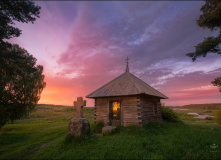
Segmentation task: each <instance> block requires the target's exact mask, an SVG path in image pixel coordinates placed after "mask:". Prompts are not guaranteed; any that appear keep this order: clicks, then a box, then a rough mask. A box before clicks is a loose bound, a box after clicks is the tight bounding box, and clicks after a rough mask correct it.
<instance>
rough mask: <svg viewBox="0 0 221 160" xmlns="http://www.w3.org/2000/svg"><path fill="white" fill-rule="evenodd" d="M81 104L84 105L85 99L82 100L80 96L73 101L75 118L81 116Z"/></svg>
mask: <svg viewBox="0 0 221 160" xmlns="http://www.w3.org/2000/svg"><path fill="white" fill-rule="evenodd" d="M83 106H86V100H84V101H83V98H82V97H77V101H74V107H75V108H76V117H77V118H83Z"/></svg>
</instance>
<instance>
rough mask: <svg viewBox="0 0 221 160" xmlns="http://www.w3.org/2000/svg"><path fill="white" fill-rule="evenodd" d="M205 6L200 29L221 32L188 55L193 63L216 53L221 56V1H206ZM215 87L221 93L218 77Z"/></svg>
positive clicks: (200, 44)
mask: <svg viewBox="0 0 221 160" xmlns="http://www.w3.org/2000/svg"><path fill="white" fill-rule="evenodd" d="M205 2H206V3H205V4H204V5H203V6H202V7H201V9H200V11H201V12H202V15H200V17H199V20H197V24H198V25H199V26H200V27H203V28H208V29H209V30H210V31H214V30H219V34H218V35H217V36H216V37H207V38H205V39H204V41H203V42H201V43H199V44H198V45H197V46H195V51H194V52H191V53H187V54H186V55H187V56H189V57H191V58H192V60H193V61H196V59H197V58H199V57H206V56H207V54H210V53H215V54H218V55H221V48H220V44H221V1H220V0H205ZM212 84H213V85H214V86H218V87H219V89H220V92H221V77H217V78H216V79H215V80H214V81H212Z"/></svg>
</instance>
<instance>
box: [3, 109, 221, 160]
mask: <svg viewBox="0 0 221 160" xmlns="http://www.w3.org/2000/svg"><path fill="white" fill-rule="evenodd" d="M176 112H177V113H178V114H179V115H180V116H181V119H182V120H183V122H184V123H169V122H163V123H157V122H155V123H151V124H148V125H146V126H145V127H143V128H141V127H136V126H129V127H123V128H120V129H119V130H118V132H117V133H114V134H112V135H109V136H99V135H96V134H91V135H89V136H87V137H85V138H81V139H77V138H73V137H70V136H67V135H68V134H67V130H68V124H69V121H70V119H71V118H72V117H73V116H74V115H75V109H74V108H72V107H65V106H53V105H39V106H37V107H36V111H35V112H33V113H31V114H30V116H29V117H27V118H26V119H22V120H17V121H15V123H14V124H7V125H5V126H3V127H2V128H1V130H0V159H221V125H218V124H214V122H213V120H199V119H195V118H193V116H189V115H187V113H188V112H193V111H192V110H177V111H176ZM194 112H200V113H202V114H204V113H206V114H209V115H215V110H207V109H200V108H198V109H197V110H195V111H194ZM93 114H94V108H84V117H86V118H87V119H88V120H89V122H90V124H91V128H93V127H94V125H93ZM196 121H201V122H196Z"/></svg>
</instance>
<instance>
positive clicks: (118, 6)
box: [10, 1, 221, 106]
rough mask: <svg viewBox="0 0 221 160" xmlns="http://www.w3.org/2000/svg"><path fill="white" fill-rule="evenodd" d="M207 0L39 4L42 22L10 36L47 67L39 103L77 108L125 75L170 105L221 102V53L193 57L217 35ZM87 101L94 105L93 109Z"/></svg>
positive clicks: (54, 2) (22, 28)
mask: <svg viewBox="0 0 221 160" xmlns="http://www.w3.org/2000/svg"><path fill="white" fill-rule="evenodd" d="M204 3H205V2H203V1H181V2H178V1H154V2H153V1H138V2H135V1H127V2H124V1H104V2H94V1H91V2H90V1H87V2H81V1H65V2H60V1H46V2H44V1H37V2H35V4H37V5H39V6H41V14H40V18H38V19H37V20H36V21H35V23H34V24H31V23H30V24H29V23H28V24H23V23H16V26H17V27H18V28H20V29H21V30H22V35H21V36H20V37H18V38H13V39H10V42H12V43H17V44H19V45H20V46H21V47H23V48H25V49H26V50H27V51H28V52H29V53H31V54H32V55H33V56H34V57H35V58H37V59H38V61H37V63H38V64H40V65H43V66H44V75H45V81H46V88H45V89H44V90H43V92H42V94H41V99H40V101H39V104H42V103H43V104H61V105H72V104H73V100H76V97H79V96H82V97H84V98H85V96H86V95H88V94H89V93H91V92H92V91H94V90H96V89H97V88H99V87H100V86H102V85H104V84H106V83H107V82H109V81H110V80H112V79H114V78H116V77H117V76H119V75H120V74H122V73H124V72H125V67H126V63H125V59H126V57H127V56H128V57H130V61H129V67H130V72H131V73H132V74H134V75H135V76H137V77H139V78H140V79H142V80H143V81H145V82H146V83H148V84H149V85H151V86H152V87H154V88H155V89H157V90H159V91H160V92H162V93H163V94H165V95H166V96H167V97H169V99H167V100H163V101H162V102H163V103H165V104H166V105H186V104H196V103H200V104H201V103H221V93H220V92H219V90H218V88H217V87H214V86H213V85H212V84H211V81H212V80H214V78H215V77H218V76H221V75H220V74H221V56H220V55H217V54H211V55H208V56H207V57H206V58H199V59H197V60H196V62H192V61H191V58H189V57H187V56H185V54H186V53H189V52H192V51H194V46H196V45H197V44H198V43H200V42H202V40H203V38H204V37H207V36H210V35H216V34H217V33H216V32H210V31H209V30H207V29H202V28H200V27H198V26H197V24H196V20H197V19H198V17H199V15H200V14H201V12H200V8H201V6H202V5H203V4H204ZM93 102H94V101H93V100H90V99H87V106H93V105H94V104H93Z"/></svg>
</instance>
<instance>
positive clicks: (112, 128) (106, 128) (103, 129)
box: [102, 126, 116, 135]
mask: <svg viewBox="0 0 221 160" xmlns="http://www.w3.org/2000/svg"><path fill="white" fill-rule="evenodd" d="M115 130H116V127H114V126H106V127H103V128H102V134H103V135H106V134H107V133H108V132H109V133H111V132H113V131H115Z"/></svg>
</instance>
